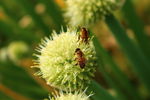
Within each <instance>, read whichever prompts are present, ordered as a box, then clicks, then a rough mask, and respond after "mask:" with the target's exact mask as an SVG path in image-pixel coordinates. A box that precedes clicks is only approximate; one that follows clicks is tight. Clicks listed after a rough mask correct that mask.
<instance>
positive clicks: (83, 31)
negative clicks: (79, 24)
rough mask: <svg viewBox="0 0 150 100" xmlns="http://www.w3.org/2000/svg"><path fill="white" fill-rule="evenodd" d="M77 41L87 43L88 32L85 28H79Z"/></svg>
mask: <svg viewBox="0 0 150 100" xmlns="http://www.w3.org/2000/svg"><path fill="white" fill-rule="evenodd" d="M79 39H81V42H84V43H88V39H89V32H88V31H87V29H86V28H84V27H83V28H81V30H80V35H79Z"/></svg>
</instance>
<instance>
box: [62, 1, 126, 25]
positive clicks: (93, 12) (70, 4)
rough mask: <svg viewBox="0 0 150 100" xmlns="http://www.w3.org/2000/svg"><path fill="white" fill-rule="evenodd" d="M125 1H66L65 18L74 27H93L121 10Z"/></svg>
mask: <svg viewBox="0 0 150 100" xmlns="http://www.w3.org/2000/svg"><path fill="white" fill-rule="evenodd" d="M123 1H124V0H66V5H67V8H66V13H65V17H66V18H68V19H69V25H72V26H87V27H89V26H91V25H92V24H94V23H95V22H97V21H98V20H100V19H102V18H104V17H105V15H108V14H110V13H112V12H113V11H115V10H116V9H118V8H120V7H121V6H122V4H123Z"/></svg>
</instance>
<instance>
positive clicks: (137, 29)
mask: <svg viewBox="0 0 150 100" xmlns="http://www.w3.org/2000/svg"><path fill="white" fill-rule="evenodd" d="M122 10H123V14H124V17H125V19H126V21H127V23H128V24H129V27H131V29H132V30H133V31H134V35H135V37H136V39H137V41H138V43H139V46H140V47H141V49H142V50H143V51H144V53H145V55H146V56H148V57H149V59H150V38H148V36H147V35H146V33H145V31H144V25H143V23H142V22H141V21H140V18H139V17H138V16H137V14H136V12H135V9H134V7H133V4H132V0H126V2H125V4H124V6H123V9H122Z"/></svg>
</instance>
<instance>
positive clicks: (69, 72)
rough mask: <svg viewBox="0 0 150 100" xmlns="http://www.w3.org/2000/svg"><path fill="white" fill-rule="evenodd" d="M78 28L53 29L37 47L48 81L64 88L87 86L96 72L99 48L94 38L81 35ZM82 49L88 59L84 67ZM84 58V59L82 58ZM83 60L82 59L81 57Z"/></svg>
mask: <svg viewBox="0 0 150 100" xmlns="http://www.w3.org/2000/svg"><path fill="white" fill-rule="evenodd" d="M79 34H80V32H78V31H77V30H71V29H68V30H67V32H64V31H62V32H61V33H60V34H59V35H57V34H56V33H55V32H53V34H52V37H50V39H48V38H45V40H43V42H42V44H41V45H40V46H39V48H37V50H38V52H39V53H40V54H37V57H38V59H37V60H36V65H35V66H34V67H38V68H39V69H40V71H39V72H38V75H41V76H42V77H43V78H44V79H45V80H46V82H47V84H49V85H51V86H53V87H55V88H58V89H61V90H68V89H71V90H76V89H79V88H81V87H82V88H84V87H86V86H87V84H88V83H89V82H90V80H91V79H90V78H91V77H92V76H94V72H95V67H96V63H95V61H96V57H95V55H96V52H95V49H94V45H93V43H92V40H91V39H88V43H84V42H82V40H81V39H79ZM77 48H78V49H80V50H81V51H82V52H83V54H84V58H85V59H86V61H85V62H83V63H85V66H84V68H81V66H80V64H78V60H77V55H76V53H75V51H76V49H77ZM81 60H82V59H81ZM81 63H82V61H81Z"/></svg>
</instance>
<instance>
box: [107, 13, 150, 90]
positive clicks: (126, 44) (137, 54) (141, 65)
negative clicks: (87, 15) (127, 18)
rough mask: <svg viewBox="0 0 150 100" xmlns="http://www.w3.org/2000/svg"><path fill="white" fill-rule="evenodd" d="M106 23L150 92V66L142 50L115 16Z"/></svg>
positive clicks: (108, 17)
mask: <svg viewBox="0 0 150 100" xmlns="http://www.w3.org/2000/svg"><path fill="white" fill-rule="evenodd" d="M106 23H107V25H108V27H109V28H110V30H111V31H112V33H113V35H114V37H115V38H116V40H117V41H118V44H119V45H120V47H121V48H122V50H123V52H124V53H125V55H126V56H127V57H128V59H129V61H130V63H131V64H132V66H133V68H134V71H135V72H136V74H137V76H139V77H140V79H141V81H143V83H144V84H145V85H146V87H147V88H148V90H149V91H150V80H149V76H150V67H149V66H150V64H149V61H148V59H146V57H145V56H144V55H143V52H141V49H140V48H138V47H137V46H136V45H135V44H134V43H133V42H132V41H131V40H130V39H129V37H128V36H127V34H126V32H125V30H124V29H123V28H122V27H121V25H120V23H118V21H117V20H116V19H115V17H114V16H113V15H110V16H106Z"/></svg>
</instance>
